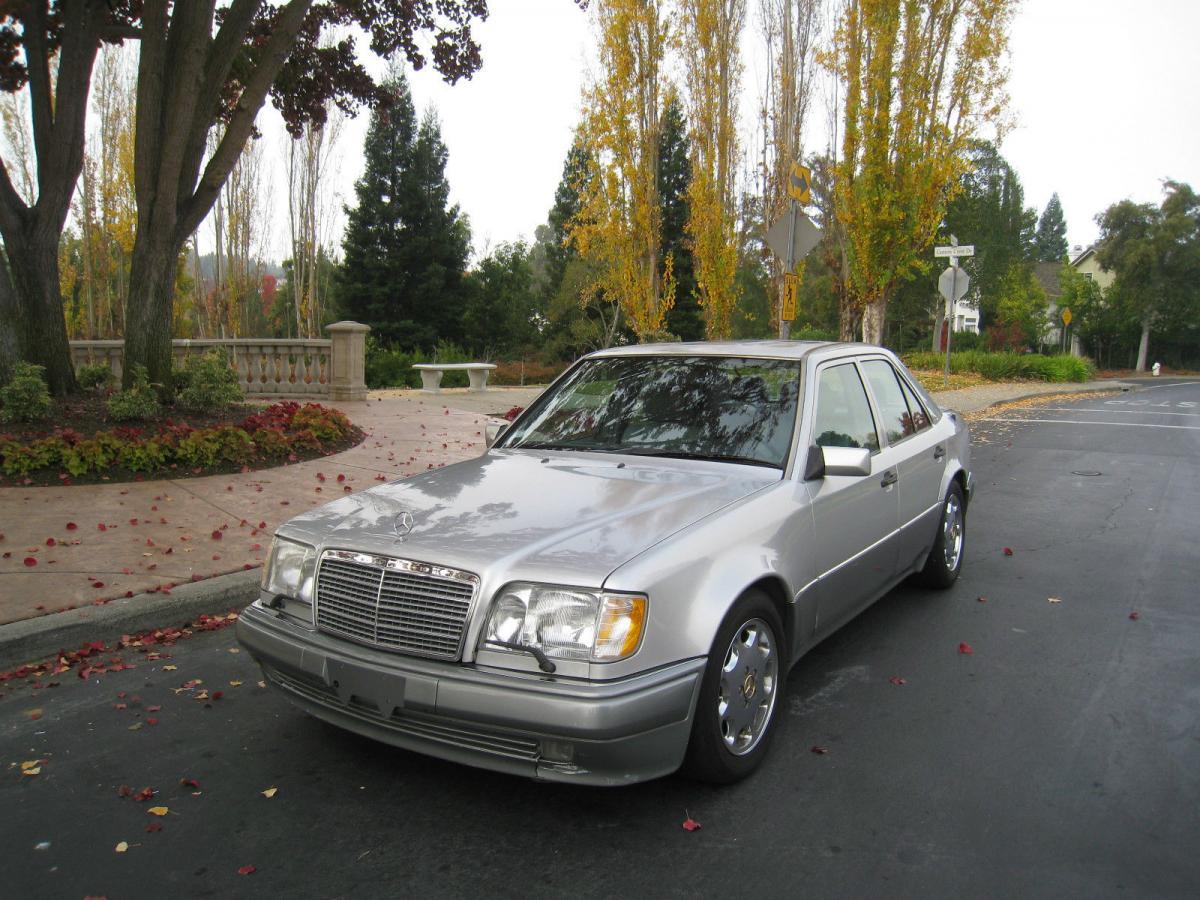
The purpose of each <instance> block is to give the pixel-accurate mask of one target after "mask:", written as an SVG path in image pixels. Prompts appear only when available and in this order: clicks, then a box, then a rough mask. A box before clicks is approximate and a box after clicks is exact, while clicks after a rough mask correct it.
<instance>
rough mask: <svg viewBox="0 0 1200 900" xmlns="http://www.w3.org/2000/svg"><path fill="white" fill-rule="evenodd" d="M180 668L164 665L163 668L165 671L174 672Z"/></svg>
mask: <svg viewBox="0 0 1200 900" xmlns="http://www.w3.org/2000/svg"><path fill="white" fill-rule="evenodd" d="M178 668H179V666H163V668H162V670H163V671H164V672H174V671H175V670H176V669H178Z"/></svg>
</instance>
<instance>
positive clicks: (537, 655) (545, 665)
mask: <svg viewBox="0 0 1200 900" xmlns="http://www.w3.org/2000/svg"><path fill="white" fill-rule="evenodd" d="M484 643H486V644H489V645H492V646H496V647H503V648H504V649H506V650H523V651H524V652H526V653H528V654H530V655H531V656H533V658H534V659H536V660H537V664H538V668H539V669H541V670H542V671H543V672H545V673H546V674H547V675H553V674H554V672H555V670H556V668H557V667H556V666H555V665H554V663H552V662H550V657H548V656H547V655H546V654H545V653H543V652H542V651H541V650H539V649H538V648H537V647H531V646H530V645H529V644H515V643H513V642H512V641H485V642H484Z"/></svg>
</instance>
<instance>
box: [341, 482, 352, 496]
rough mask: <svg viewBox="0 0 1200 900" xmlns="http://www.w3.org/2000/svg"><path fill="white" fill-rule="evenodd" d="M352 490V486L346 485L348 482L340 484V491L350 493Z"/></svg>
mask: <svg viewBox="0 0 1200 900" xmlns="http://www.w3.org/2000/svg"><path fill="white" fill-rule="evenodd" d="M352 490H354V488H352V487H350V485H348V484H343V485H342V491H343V492H344V493H347V494H348V493H350V492H351V491H352Z"/></svg>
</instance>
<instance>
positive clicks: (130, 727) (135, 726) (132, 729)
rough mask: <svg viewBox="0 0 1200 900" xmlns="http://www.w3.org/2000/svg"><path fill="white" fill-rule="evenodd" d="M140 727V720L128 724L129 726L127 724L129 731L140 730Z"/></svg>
mask: <svg viewBox="0 0 1200 900" xmlns="http://www.w3.org/2000/svg"><path fill="white" fill-rule="evenodd" d="M141 728H142V723H141V722H138V723H137V724H136V725H130V726H129V730H130V731H140V730H141Z"/></svg>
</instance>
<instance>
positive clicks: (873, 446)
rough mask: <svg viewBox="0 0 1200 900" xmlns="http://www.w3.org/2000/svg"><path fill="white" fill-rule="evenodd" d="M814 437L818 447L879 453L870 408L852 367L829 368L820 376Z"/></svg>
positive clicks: (856, 371)
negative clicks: (861, 449) (856, 449)
mask: <svg viewBox="0 0 1200 900" xmlns="http://www.w3.org/2000/svg"><path fill="white" fill-rule="evenodd" d="M813 435H814V438H813V440H814V442H815V443H816V444H817V445H818V446H820V447H866V448H867V449H869V450H878V449H879V435H877V434H876V433H875V419H874V417H873V416H872V415H871V405H870V404H869V403H868V402H867V392H866V389H865V388H863V383H862V379H861V378H859V377H858V370H857V369H856V368H855V367H854V364H853V363H846V364H844V365H840V366H830V367H829V368H828V369H824V370H823V371H822V372H821V377H820V379H819V380H818V382H817V414H816V418H815V420H814V421H813Z"/></svg>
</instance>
